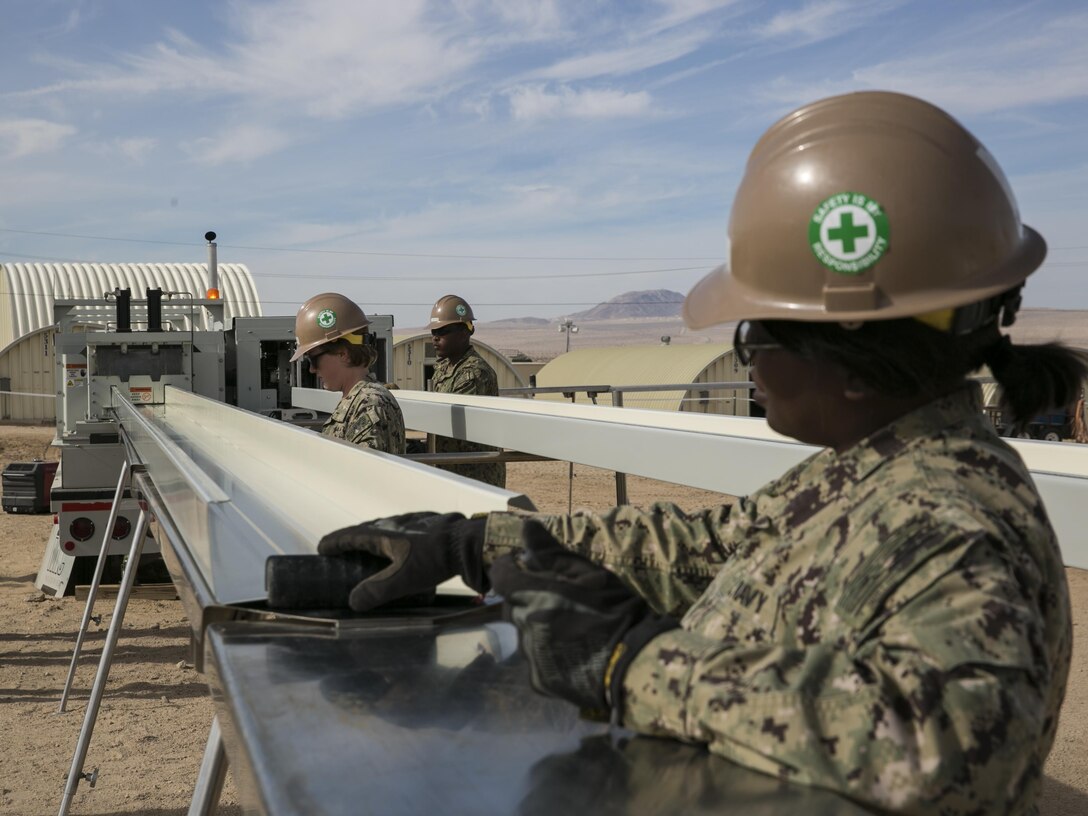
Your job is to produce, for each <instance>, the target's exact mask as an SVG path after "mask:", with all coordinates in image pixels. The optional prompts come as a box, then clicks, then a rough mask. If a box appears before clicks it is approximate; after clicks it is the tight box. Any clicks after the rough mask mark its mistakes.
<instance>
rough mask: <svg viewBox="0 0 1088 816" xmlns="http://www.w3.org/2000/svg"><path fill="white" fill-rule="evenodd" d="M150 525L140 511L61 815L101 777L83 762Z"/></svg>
mask: <svg viewBox="0 0 1088 816" xmlns="http://www.w3.org/2000/svg"><path fill="white" fill-rule="evenodd" d="M147 522H148V518H147V510H140V518H139V520H138V521H137V522H136V532H135V534H134V535H133V538H132V547H131V548H129V551H128V563H127V564H125V572H124V575H122V576H121V586H120V588H119V590H118V592H117V604H116V605H115V606H114V608H113V619H112V620H111V621H110V628H109V631H108V632H107V633H106V642H105V643H104V644H103V645H102V657H101V658H99V661H98V673H97V674H95V676H94V685H93V686H92V687H91V696H90V699H89V700H88V701H87V713H86V714H85V715H84V717H83V727H82V728H81V729H80V732H79V740H77V742H76V751H75V754H74V755H73V757H72V767H71V768H70V769H69V771H68V778H67V780H65V784H64V797H63V798H62V799H61V802H60V811H59V812H58V816H66V814H67V813H68V808H69V807H71V805H72V797H74V796H75V793H76V788H77V787H78V786H79V780H80V779H83V778H86V779H87V780H88V781H89V782H90V783H91V786H92V787H93V786H94V783H95V780H96V779H97V778H98V769H95V770H94V771H92V772H91V773H90V774H86V775H85V774H84V773H83V761H84V760H85V759H86V758H87V748H88V746H89V745H90V742H91V734H93V733H94V723H95V720H96V719H98V707H99V705H101V703H102V693H103V692H104V691H105V689H106V679H107V678H108V677H109V674H110V664H111V663H113V650H114V649H115V648H116V646H117V637H118V635H120V634H121V624H122V622H123V621H124V619H125V610H126V609H127V608H128V598H129V595H131V594H132V584H133V582H134V581H135V580H136V567H137V565H138V564H139V563H140V555H141V553H143V551H144V536H146V535H147Z"/></svg>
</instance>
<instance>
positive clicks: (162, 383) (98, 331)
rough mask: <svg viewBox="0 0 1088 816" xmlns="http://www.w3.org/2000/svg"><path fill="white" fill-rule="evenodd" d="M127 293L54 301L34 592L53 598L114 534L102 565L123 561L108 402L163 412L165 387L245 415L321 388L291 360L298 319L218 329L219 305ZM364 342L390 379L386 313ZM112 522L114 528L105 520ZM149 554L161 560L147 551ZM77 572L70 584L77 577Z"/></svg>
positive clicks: (116, 440) (130, 510)
mask: <svg viewBox="0 0 1088 816" xmlns="http://www.w3.org/2000/svg"><path fill="white" fill-rule="evenodd" d="M146 294H147V298H146V299H145V300H132V299H131V296H130V293H129V292H128V290H118V291H115V292H112V293H108V294H107V296H106V297H105V298H103V299H96V300H58V301H56V303H55V306H54V319H55V323H56V326H57V334H56V394H57V426H56V438H55V440H54V443H53V444H54V445H58V446H59V447H60V458H61V466H60V469H59V471H58V473H57V476H56V479H55V481H54V484H53V489H52V492H51V494H50V509H51V510H52V512H53V513H54V514H55V519H56V524H54V527H53V532H52V535H51V537H50V540H49V542H48V543H47V546H46V550H45V553H44V555H43V558H42V564H41V567H40V569H39V572H38V577H37V579H36V581H35V585H36V586H37V587H38V588H39V589H40V590H42V591H43V592H46V593H47V594H51V595H63V594H70V592H71V589H72V586H73V585H74V583H75V582H76V580H80V581H82V582H83V583H86V579H87V578H88V576H89V575H90V570H92V569H93V567H94V557H95V556H97V555H98V553H99V546H98V545H99V538H100V537H101V535H102V533H103V531H104V530H105V525H106V524H107V523H109V524H110V538H111V543H110V546H109V548H108V550H107V551H106V552H107V556H112V555H119V554H121V553H124V552H127V550H128V548H129V546H130V544H131V539H132V534H133V531H134V522H135V519H136V516H137V514H138V508H137V506H136V501H135V499H134V498H133V496H132V495H131V493H125V494H124V495H123V496H122V497H121V500H120V503H119V507H118V508H117V512H116V513H111V511H112V510H113V504H112V503H113V497H114V482H115V480H116V477H117V473H118V472H119V469H120V467H121V464H122V462H123V461H124V458H125V450H124V447H123V445H122V443H121V440H120V437H119V435H118V426H117V420H116V416H115V414H114V408H115V406H116V399H115V398H114V396H113V395H114V393H115V392H116V393H120V394H122V395H123V396H124V397H125V399H126V400H127V401H129V402H131V403H132V404H134V405H162V404H163V403H164V402H165V399H166V389H167V388H168V387H169V388H174V389H177V390H178V391H184V392H189V393H193V394H199V395H202V396H205V397H208V398H209V399H212V400H216V401H219V402H223V403H226V404H230V405H235V406H238V407H239V408H243V409H246V410H248V411H253V412H260V411H264V410H269V409H274V408H285V407H289V406H290V405H291V389H292V387H293V386H296V385H299V384H310V385H313V384H315V383H316V381H315V379H314V376H313V375H312V374H311V373H310V372H309V371H303V370H302V366H301V365H300V364H295V365H291V364H290V362H289V360H290V357H291V352H292V350H293V345H294V318H293V317H289V316H284V317H236V318H234V319H233V320H231V321H229V325H228V323H227V321H225V320H224V304H223V301H222V300H218V299H194V298H193V297H192V296H191V295H190V294H189V293H178V292H173V293H171V292H162V291H160V290H155V289H149V290H147V293H146ZM371 321H372V322H371V326H370V331H371V333H372V336H371V338H370V341H371V342H372V343H374V344H375V346H376V347H377V349H378V352H379V358H378V362H377V363H376V365H375V366H374V369H375V372H376V374H377V376H378V377H382V376H383V375H384V372H386V371H392V347H393V342H392V339H393V338H392V330H393V318H392V315H373V316H372V317H371ZM111 516H112V517H113V518H114V521H113V522H109V518H110V517H111ZM149 551H150V552H154V551H156V545H155V544H154V542H149ZM74 570H75V574H73V571H74Z"/></svg>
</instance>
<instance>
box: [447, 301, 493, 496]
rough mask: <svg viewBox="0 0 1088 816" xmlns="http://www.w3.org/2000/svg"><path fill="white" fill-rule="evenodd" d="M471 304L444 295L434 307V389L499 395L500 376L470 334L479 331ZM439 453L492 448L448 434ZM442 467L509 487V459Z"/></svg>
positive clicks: (452, 471) (452, 392)
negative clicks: (482, 354)
mask: <svg viewBox="0 0 1088 816" xmlns="http://www.w3.org/2000/svg"><path fill="white" fill-rule="evenodd" d="M475 319H476V318H475V317H474V316H473V314H472V307H471V306H469V305H468V303H467V302H465V300H464V299H463V298H459V297H457V295H444V296H442V297H440V298H439V299H438V301H437V302H436V303H435V304H434V307H433V308H432V309H431V321H430V324H429V325H428V328H430V330H431V342H432V343H433V344H434V354H435V357H436V358H437V359H438V362H436V363H435V366H434V375H433V376H432V377H431V390H432V391H435V392H437V393H439V394H474V395H476V396H480V397H497V396H498V395H499V380H498V378H497V377H496V376H495V369H493V368H492V367H491V366H489V365H488V364H487V361H486V360H484V358H483V357H481V356H480V354H479V352H477V351H476V349H474V348H473V347H472V341H471V337H472V335H473V333H474V332H475V331H476V328H475V326H474V325H473V321H474V320H475ZM435 450H436V451H437V452H438V453H474V452H479V451H493V450H496V448H492V447H490V446H488V445H481V444H478V443H476V442H466V441H464V440H461V439H453V438H451V437H448V436H440V437H438V438H437V439H436V440H435ZM441 468H442V469H443V470H448V471H449V472H450V473H456V474H458V475H459V476H467V477H468V478H470V479H477V480H478V481H481V482H486V483H487V484H491V485H495V486H496V487H506V463H505V462H489V463H486V464H478V465H469V464H456V465H441Z"/></svg>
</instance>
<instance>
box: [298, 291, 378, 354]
mask: <svg viewBox="0 0 1088 816" xmlns="http://www.w3.org/2000/svg"><path fill="white" fill-rule="evenodd" d="M368 325H370V321H369V320H367V319H366V315H365V314H363V310H362V309H360V308H359V306H358V305H357V304H356V303H355V301H353V300H350V299H348V298H346V297H344V296H343V295H339V294H337V293H336V292H324V293H322V294H320V295H314V296H313V297H312V298H310V299H309V300H307V301H306V302H305V303H303V304H302V308H301V309H299V310H298V314H297V315H295V338H296V339H297V340H298V347H297V348H296V349H295V353H294V354H293V355H291V362H292V363H293V362H294V361H295V360H297V359H298V358H299V357H301V356H302V355H303V354H305V353H306V352H308V351H309V350H310V349H313V348H316V347H317V346H320V345H322V344H324V343H328V342H331V341H332V340H337V339H339V338H341V337H343V336H345V335H348V334H352V333H353V332H360V331H362V330H364V329H365V328H366V327H367V326H368Z"/></svg>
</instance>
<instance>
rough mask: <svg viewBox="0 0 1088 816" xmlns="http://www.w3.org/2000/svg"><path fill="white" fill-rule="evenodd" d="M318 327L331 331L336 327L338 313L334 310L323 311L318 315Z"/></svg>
mask: <svg viewBox="0 0 1088 816" xmlns="http://www.w3.org/2000/svg"><path fill="white" fill-rule="evenodd" d="M317 325H319V326H320V327H321V328H323V329H331V328H332V327H333V326H335V325H336V312H334V311H333V310H332V309H322V310H321V311H320V312H318V313H317Z"/></svg>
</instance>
